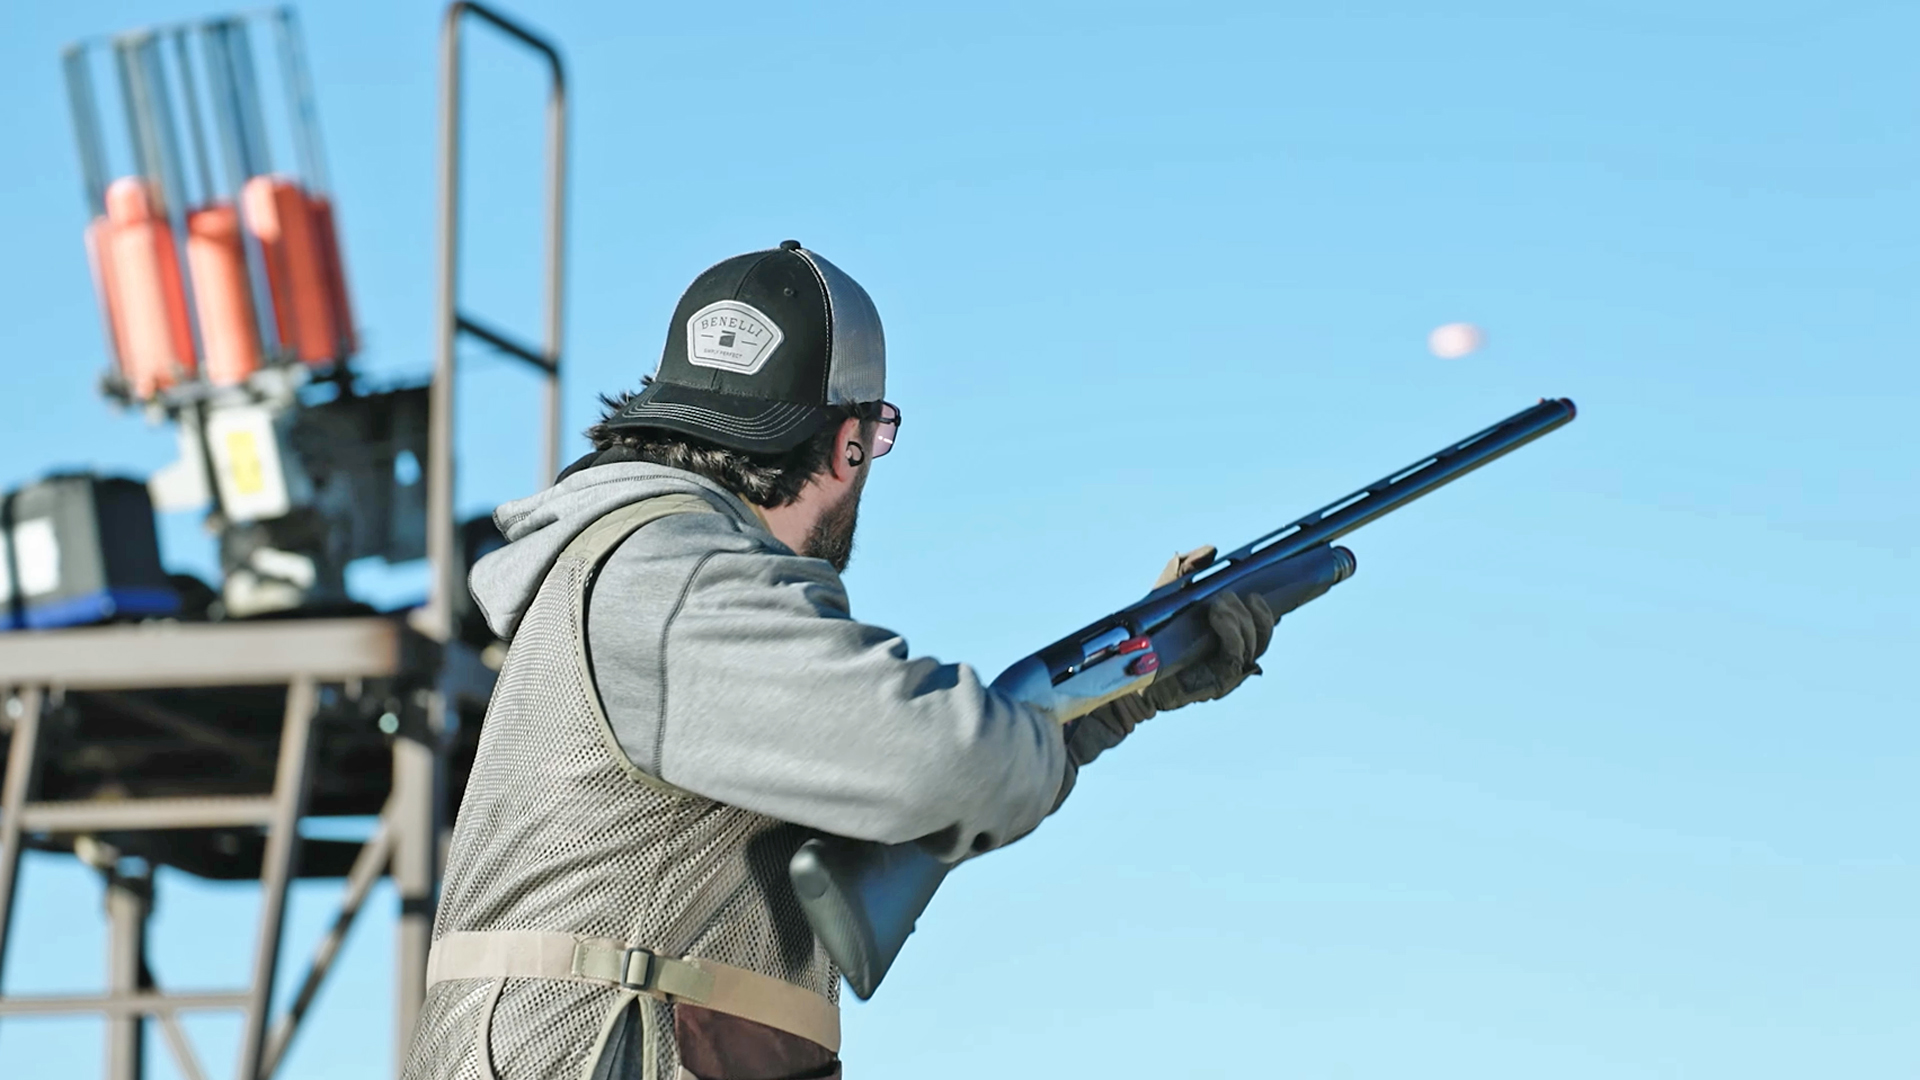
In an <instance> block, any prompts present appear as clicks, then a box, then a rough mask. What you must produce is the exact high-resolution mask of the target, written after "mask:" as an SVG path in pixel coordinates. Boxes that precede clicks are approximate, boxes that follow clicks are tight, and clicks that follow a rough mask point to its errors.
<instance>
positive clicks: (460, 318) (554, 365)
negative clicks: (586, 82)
mask: <svg viewBox="0 0 1920 1080" xmlns="http://www.w3.org/2000/svg"><path fill="white" fill-rule="evenodd" d="M469 15H471V16H473V17H474V18H476V19H479V20H480V21H481V22H484V23H486V24H488V25H489V26H492V27H493V28H494V29H495V30H498V31H500V32H501V33H503V34H505V35H507V37H509V38H510V39H512V40H514V41H516V42H518V43H520V44H521V45H524V46H526V47H527V48H529V49H531V50H533V51H534V52H535V53H537V54H539V55H540V57H541V58H542V59H544V60H545V61H546V64H547V69H548V72H549V75H550V79H549V83H548V91H547V142H546V171H547V191H546V224H547V230H546V231H547V236H546V252H545V255H546V275H545V276H546V318H545V323H546V325H545V332H546V341H545V349H544V350H543V351H542V354H540V355H534V354H533V352H532V350H530V349H527V348H525V347H524V346H521V345H519V344H518V343H516V342H513V341H511V340H510V339H508V338H507V337H505V336H504V335H502V334H500V333H498V332H496V331H490V330H486V329H485V328H483V327H482V326H481V325H480V324H479V323H477V322H475V321H474V320H473V319H472V318H471V317H469V316H465V315H463V314H462V313H461V311H460V133H461V120H460V115H461V81H460V70H461V66H460V60H461V47H460V27H461V24H462V23H463V22H465V20H466V18H467V16H469ZM439 173H440V176H439V186H440V259H439V263H440V266H439V271H440V287H439V292H438V297H437V300H436V305H437V306H436V308H435V333H436V334H437V335H438V349H437V350H436V352H435V355H434V366H433V386H432V389H431V390H430V391H429V401H430V404H429V406H428V410H427V447H428V452H427V560H428V563H429V564H430V565H431V566H432V567H433V591H432V594H431V598H430V600H429V603H428V612H427V614H428V619H427V621H428V623H429V625H430V626H431V627H433V630H432V631H431V636H433V637H434V638H436V639H437V640H440V641H447V640H449V639H451V638H452V637H453V597H454V596H455V595H456V591H457V590H458V589H460V588H461V587H462V585H463V582H462V578H461V568H460V567H458V566H456V565H454V557H453V554H454V536H453V529H454V521H453V505H454V504H453V499H454V486H453V485H454V468H453V436H454V426H453V384H454V377H455V374H456V369H457V358H456V356H455V346H456V345H457V344H458V342H459V338H460V335H461V334H462V333H463V332H465V333H471V334H474V335H475V336H476V337H480V338H481V339H482V340H484V341H486V342H488V343H489V344H491V345H493V346H494V347H495V348H500V349H504V350H506V351H507V352H509V353H511V354H513V355H515V356H518V357H520V358H521V359H524V360H528V361H529V362H531V363H534V364H536V365H538V366H539V367H542V368H544V369H545V371H546V379H545V383H546V387H545V406H546V408H545V430H544V432H543V435H544V438H543V440H542V448H541V450H542V453H541V464H540V483H541V484H542V485H546V484H550V483H552V482H553V477H554V474H556V473H558V472H559V471H560V439H561V435H560V424H561V409H560V357H561V346H562V332H563V329H564V324H565V318H564V316H565V311H564V307H563V301H564V299H565V292H566V277H565V263H566V224H567V206H566V202H567V195H566V184H567V80H566V67H565V65H564V64H563V63H562V62H561V60H560V50H559V49H557V48H555V47H554V45H553V43H552V42H550V41H548V40H547V39H546V38H544V37H542V36H541V35H539V34H537V33H535V32H533V31H532V30H530V29H528V28H527V27H525V26H523V25H521V24H520V23H518V22H515V21H514V20H513V19H510V18H508V17H507V16H505V15H502V14H500V13H499V12H497V11H494V10H492V9H491V8H488V7H486V6H485V5H482V4H476V3H471V2H469V0H456V2H455V3H452V4H449V5H447V13H446V17H445V20H444V21H443V22H442V23H441V26H440V169H439Z"/></svg>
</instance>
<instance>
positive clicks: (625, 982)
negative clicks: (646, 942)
mask: <svg viewBox="0 0 1920 1080" xmlns="http://www.w3.org/2000/svg"><path fill="white" fill-rule="evenodd" d="M656 959H657V958H656V957H655V956H654V955H653V954H652V953H651V952H648V951H647V950H645V949H637V948H636V949H627V950H625V951H623V952H622V953H621V954H620V979H619V982H620V988H621V989H623V990H651V989H653V979H654V961H655V960H656Z"/></svg>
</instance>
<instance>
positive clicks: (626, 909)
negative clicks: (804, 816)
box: [403, 495, 839, 1080]
mask: <svg viewBox="0 0 1920 1080" xmlns="http://www.w3.org/2000/svg"><path fill="white" fill-rule="evenodd" d="M689 512H715V511H714V510H713V508H712V507H711V506H710V505H708V504H707V503H706V502H705V501H704V500H702V499H700V498H698V497H696V496H692V495H670V496H665V497H661V498H656V499H650V500H647V501H646V502H642V503H636V504H634V505H632V506H628V507H624V508H622V509H620V510H617V511H615V512H613V513H612V514H609V515H607V516H606V517H604V518H602V519H600V520H599V521H597V522H595V523H594V524H593V525H592V526H590V527H589V528H588V529H587V530H586V531H585V532H583V533H582V534H581V535H580V536H579V537H578V538H577V539H575V540H574V541H573V543H572V544H570V545H569V546H568V547H567V549H566V551H565V552H563V553H562V554H561V556H560V558H559V560H558V562H556V563H555V565H554V567H553V569H552V570H551V571H550V572H549V573H548V575H547V578H546V581H545V582H544V583H543V584H542V585H541V588H540V591H539V593H538V594H537V595H536V596H535V598H534V600H533V603H532V605H531V607H529V609H528V611H527V613H526V616H525V618H524V619H523V620H522V621H521V624H520V628H519V630H518V632H517V633H516V634H515V636H514V640H513V647H512V649H511V650H510V651H509V653H508V655H507V660H506V664H505V666H504V668H503V669H502V670H501V673H500V681H499V685H498V687H497V688H496V690H495V691H494V695H493V700H492V703H491V704H490V705H489V707H488V710H487V719H486V724H485V726H484V727H483V728H482V729H481V734H480V750H479V757H478V759H477V760H476V761H475V763H474V769H473V775H472V777H471V779H469V780H468V782H467V789H466V794H465V797H464V798H463V799H462V801H461V804H460V815H459V819H458V822H457V823H456V825H455V828H454V833H453V847H452V852H451V859H450V862H449V865H448V869H447V879H446V884H445V886H444V889H443V892H442V896H441V900H440V908H439V916H438V918H437V920H436V921H435V924H434V954H433V957H432V960H431V961H430V963H429V973H428V982H429V984H430V985H429V988H428V990H427V999H426V1003H425V1006H424V1008H423V1010H422V1012H421V1015H420V1021H419V1026H418V1028H417V1029H416V1030H415V1035H414V1039H413V1045H412V1048H411V1051H410V1052H409V1055H408V1060H407V1065H406V1069H405V1072H404V1074H403V1075H404V1076H405V1078H406V1080H495V1078H496V1077H499V1078H511V1080H531V1078H535V1077H539V1078H552V1080H581V1078H584V1077H587V1076H588V1075H589V1074H590V1073H591V1072H592V1070H593V1067H594V1064H595V1061H596V1059H597V1058H598V1056H599V1053H600V1050H601V1047H602V1044H603V1043H604V1041H605V1039H606V1034H607V1032H608V1031H609V1030H610V1028H611V1026H612V1024H613V1022H614V1020H615V1019H616V1018H617V1017H618V1016H619V1014H620V1011H621V1010H622V1009H625V1008H629V1007H631V1008H636V1009H638V1011H639V1015H640V1019H641V1044H642V1047H643V1049H644V1059H645V1060H644V1063H643V1068H642V1069H641V1070H639V1075H643V1076H644V1077H645V1078H646V1080H673V1078H674V1077H675V1076H676V1075H677V1074H678V1073H679V1058H678V1051H677V1049H676V1047H675V1046H674V1040H673V1018H672V1011H671V1010H672V1008H673V1003H674V1002H675V1001H690V1002H696V1003H699V1004H701V1005H703V1006H705V1007H707V1008H713V1009H717V1010H719V1011H721V1012H729V1013H733V1014H735V1015H741V1016H746V1017H747V1018H748V1019H751V1020H757V1021H759V1022H761V1023H767V1024H771V1025H772V1026H774V1027H779V1028H782V1029H783V1030H787V1031H790V1032H792V1033H794V1034H797V1035H801V1036H803V1037H806V1038H810V1039H812V1040H814V1041H815V1042H819V1043H821V1044H822V1045H826V1046H828V1047H829V1048H830V1049H835V1050H837V1049H838V1048H839V1019H838V1013H837V1011H836V1009H835V1005H834V1003H835V1002H837V1000H838V997H839V973H838V971H836V970H835V969H834V967H833V965H832V963H831V962H830V961H829V960H828V959H827V956H826V952H825V950H823V949H822V948H821V947H820V945H819V943H818V942H817V941H816V940H815V939H814V937H813V932H812V930H811V929H810V928H809V927H808V925H807V922H806V919H805V917H804V916H803V915H802V914H801V912H800V909H799V905H798V903H797V902H796V901H795V900H794V898H793V894H792V890H791V886H790V885H789V884H788V881H787V860H788V859H789V857H790V856H791V855H792V854H793V852H794V850H795V848H796V847H798V846H799V843H800V841H801V840H802V839H803V838H804V837H803V836H802V835H801V833H800V830H799V829H798V827H796V826H793V825H789V824H786V823H783V822H780V821H776V820H774V819H773V818H769V817H765V816H763V815H760V814H755V813H752V812H750V811H747V810H742V809H739V808H738V807H733V806H728V805H725V804H723V803H718V802H714V801H713V800H711V799H706V798H702V797H700V796H698V795H694V794H692V793H691V792H687V791H682V790H680V789H679V788H675V787H672V786H671V785H668V784H665V783H663V782H661V781H659V780H656V779H654V778H652V777H650V776H648V775H646V774H645V773H643V772H641V771H640V770H639V769H637V768H635V767H634V766H633V765H632V763H631V762H629V760H628V759H627V757H626V755H625V754H624V753H623V752H622V751H621V749H620V746H619V743H618V742H617V741H616V739H615V738H614V734H613V731H612V729H611V728H610V727H609V726H608V724H607V719H606V715H605V713H604V712H603V711H602V709H601V705H600V699H599V696H598V694H597V693H596V692H595V691H594V683H593V678H592V673H591V671H590V670H589V667H590V664H589V659H588V656H587V652H586V648H585V641H586V604H585V601H586V597H587V590H588V588H589V587H590V586H591V584H592V581H593V578H594V575H595V573H596V571H597V570H598V568H599V566H600V564H601V563H602V562H603V561H604V560H605V559H606V557H607V556H608V555H609V554H611V553H612V551H613V550H614V548H615V547H617V546H618V545H619V544H620V542H621V541H623V540H625V539H626V538H627V537H628V536H630V535H632V534H633V532H634V531H635V530H636V529H639V528H640V527H642V526H644V525H646V524H647V523H649V522H652V521H655V520H658V519H660V518H662V517H665V516H668V515H670V514H677V513H689ZM615 1075H624V1074H623V1073H620V1072H618V1071H616V1073H615Z"/></svg>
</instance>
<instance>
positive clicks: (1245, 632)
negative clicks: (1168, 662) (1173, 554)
mask: <svg viewBox="0 0 1920 1080" xmlns="http://www.w3.org/2000/svg"><path fill="white" fill-rule="evenodd" d="M1278 621H1279V620H1278V619H1276V618H1275V617H1274V614H1273V609H1272V608H1270V607H1268V606H1267V601H1266V598H1265V597H1263V596H1261V595H1260V594H1259V593H1249V594H1247V595H1246V596H1245V597H1241V596H1239V595H1236V594H1234V593H1221V594H1220V595H1219V596H1216V597H1214V598H1213V599H1212V600H1209V601H1207V624H1208V626H1210V627H1211V628H1212V630H1213V636H1214V637H1215V638H1217V639H1218V640H1219V642H1220V647H1219V648H1218V649H1217V650H1215V651H1214V654H1213V655H1212V656H1210V657H1208V658H1207V659H1205V660H1203V661H1201V662H1200V663H1198V664H1195V665H1193V666H1192V667H1190V668H1187V669H1186V670H1184V671H1181V672H1180V673H1179V674H1177V675H1175V676H1174V677H1173V678H1170V679H1156V680H1155V681H1154V683H1153V685H1152V686H1149V687H1147V688H1146V690H1145V691H1143V692H1142V693H1141V694H1140V696H1141V697H1144V698H1146V699H1147V704H1149V705H1151V706H1153V707H1154V709H1155V710H1157V711H1159V712H1166V711H1167V710H1168V709H1178V708H1180V707H1181V706H1183V705H1191V704H1193V703H1194V702H1196V701H1212V700H1214V699H1215V698H1223V697H1226V696H1227V695H1228V694H1230V693H1232V692H1233V690H1234V689H1235V688H1236V687H1238V686H1239V685H1240V684H1241V683H1243V682H1246V681H1247V676H1249V675H1258V674H1260V665H1259V664H1258V663H1257V662H1256V661H1258V660H1259V659H1260V655H1261V654H1262V653H1264V652H1266V651H1267V646H1268V645H1269V644H1270V643H1271V642H1272V641H1273V624H1274V623H1276V622H1278Z"/></svg>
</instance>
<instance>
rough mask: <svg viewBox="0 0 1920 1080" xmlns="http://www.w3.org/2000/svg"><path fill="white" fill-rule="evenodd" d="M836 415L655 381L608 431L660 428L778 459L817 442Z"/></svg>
mask: <svg viewBox="0 0 1920 1080" xmlns="http://www.w3.org/2000/svg"><path fill="white" fill-rule="evenodd" d="M836 415H837V414H836V412H835V411H834V410H832V409H829V408H825V407H822V406H818V405H805V404H801V403H800V402H795V401H767V400H765V399H764V398H749V397H741V396H739V395H737V394H722V393H720V392H718V391H714V390H699V389H695V388H693V387H691V386H679V385H676V384H674V383H666V382H655V383H652V384H650V385H648V386H647V388H646V389H644V390H642V391H640V392H639V393H638V394H635V395H634V396H633V397H632V398H631V399H629V400H628V401H627V404H626V407H625V408H623V409H621V410H620V411H619V413H617V414H615V415H614V416H613V417H612V418H610V419H609V420H608V421H607V426H608V427H609V428H612V429H614V430H616V431H629V430H633V429H636V428H656V429H658V430H661V431H672V432H676V433H678V434H681V435H691V436H693V437H695V438H697V439H703V440H705V441H707V442H711V443H714V444H716V445H718V446H724V447H727V448H729V449H732V450H744V451H746V452H747V453H755V454H778V453H783V452H785V451H788V450H791V449H793V448H794V447H796V446H799V445H800V444H801V443H803V442H806V441H807V440H808V439H810V438H812V437H813V436H814V435H815V434H816V433H817V432H819V430H820V429H821V428H823V427H825V426H826V425H827V423H828V422H829V421H831V420H833V419H835V417H836Z"/></svg>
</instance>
